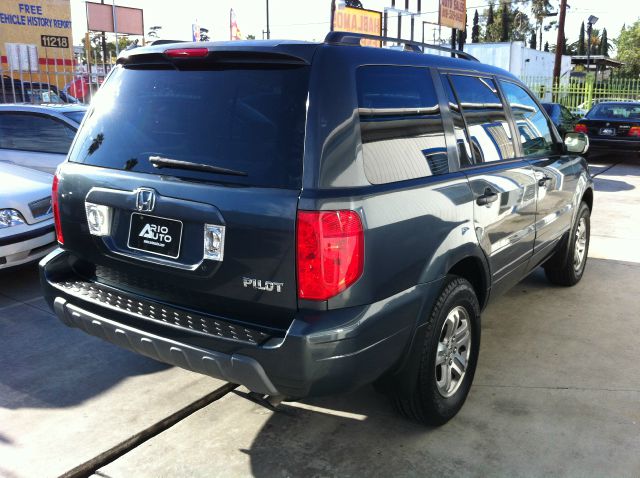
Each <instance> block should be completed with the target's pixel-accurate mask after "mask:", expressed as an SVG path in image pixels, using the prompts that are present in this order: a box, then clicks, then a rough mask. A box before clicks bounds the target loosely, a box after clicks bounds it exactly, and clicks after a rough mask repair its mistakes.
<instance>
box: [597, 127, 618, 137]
mask: <svg viewBox="0 0 640 478" xmlns="http://www.w3.org/2000/svg"><path fill="white" fill-rule="evenodd" d="M615 134H616V129H615V128H600V135H601V136H614V135H615Z"/></svg>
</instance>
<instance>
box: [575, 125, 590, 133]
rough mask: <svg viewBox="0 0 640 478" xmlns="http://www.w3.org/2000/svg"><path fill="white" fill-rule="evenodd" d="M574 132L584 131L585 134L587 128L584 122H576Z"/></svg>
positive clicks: (587, 130)
mask: <svg viewBox="0 0 640 478" xmlns="http://www.w3.org/2000/svg"><path fill="white" fill-rule="evenodd" d="M574 131H575V132H576V133H584V134H587V133H588V132H589V128H587V125H586V124H582V123H578V124H577V125H576V127H575V128H574Z"/></svg>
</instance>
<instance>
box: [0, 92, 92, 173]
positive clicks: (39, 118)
mask: <svg viewBox="0 0 640 478" xmlns="http://www.w3.org/2000/svg"><path fill="white" fill-rule="evenodd" d="M86 110H87V107H86V106H83V105H18V104H7V105H0V161H4V162H10V163H14V164H18V165H20V166H25V167H27V168H32V169H38V170H40V171H44V172H46V173H50V174H53V173H55V171H56V168H57V167H58V165H59V164H60V163H61V162H62V161H64V158H65V157H66V156H67V152H68V151H69V147H70V146H71V141H73V137H74V136H75V134H76V131H77V129H78V126H79V125H80V122H81V121H82V118H83V117H84V114H85V112H86Z"/></svg>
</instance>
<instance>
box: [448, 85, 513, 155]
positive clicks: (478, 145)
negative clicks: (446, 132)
mask: <svg viewBox="0 0 640 478" xmlns="http://www.w3.org/2000/svg"><path fill="white" fill-rule="evenodd" d="M449 78H450V80H451V83H452V85H453V88H454V90H455V93H456V95H457V97H458V99H459V101H460V108H461V109H462V115H463V116H464V119H465V121H466V122H467V128H468V129H469V139H470V140H471V145H472V149H473V152H474V156H475V160H476V163H489V162H492V161H500V160H503V159H512V158H514V157H515V149H514V147H513V138H512V137H511V130H510V129H509V123H508V122H507V114H506V113H505V110H504V106H503V105H502V101H501V100H500V96H499V95H498V90H497V89H496V85H495V83H494V82H493V80H491V79H490V78H478V77H475V76H462V75H451V76H450V77H449Z"/></svg>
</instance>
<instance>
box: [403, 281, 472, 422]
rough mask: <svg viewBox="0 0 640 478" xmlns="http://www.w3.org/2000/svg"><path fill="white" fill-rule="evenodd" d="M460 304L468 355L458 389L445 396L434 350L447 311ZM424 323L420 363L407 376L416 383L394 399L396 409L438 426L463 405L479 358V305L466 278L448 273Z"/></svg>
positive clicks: (411, 417)
mask: <svg viewBox="0 0 640 478" xmlns="http://www.w3.org/2000/svg"><path fill="white" fill-rule="evenodd" d="M459 307H462V308H463V309H464V310H465V311H466V313H467V315H468V317H467V319H468V326H469V327H468V328H469V332H470V337H471V339H470V340H471V342H470V347H469V356H468V358H467V365H466V369H465V373H464V375H463V376H462V379H461V380H459V381H458V382H459V384H458V385H457V389H456V390H455V391H454V393H452V395H451V396H444V395H443V394H442V393H441V391H440V390H439V388H438V383H437V382H438V380H437V374H438V369H437V368H436V362H435V361H436V354H437V351H438V344H439V343H440V341H441V334H443V333H444V332H445V330H444V329H443V326H444V323H445V321H446V320H447V317H448V316H449V315H450V313H453V312H454V311H458V312H461V310H460V309H458V308H459ZM424 327H426V333H425V334H424V340H423V344H422V347H421V350H420V354H418V355H416V357H418V359H419V361H420V363H419V365H418V367H417V373H416V374H415V375H414V376H413V377H410V379H411V380H415V384H414V385H415V386H413V387H410V388H409V389H410V390H411V392H395V394H394V398H395V400H394V401H395V405H396V407H397V409H398V411H400V413H402V414H403V415H404V416H406V417H407V418H409V419H411V420H415V421H418V422H420V423H422V424H425V425H432V426H439V425H443V424H445V423H446V422H448V421H449V420H451V419H452V418H453V417H454V416H455V415H456V414H457V413H458V411H460V409H461V408H462V405H463V404H464V402H465V400H466V398H467V395H468V394H469V389H470V388H471V383H472V382H473V376H474V374H475V371H476V364H477V362H478V352H479V350H480V305H479V304H478V299H477V297H476V294H475V291H474V289H473V287H472V286H471V284H470V283H469V282H468V281H467V280H466V279H463V278H461V277H458V276H448V277H447V279H446V281H445V284H444V286H443V289H442V292H441V293H440V296H439V297H438V300H437V301H436V304H435V306H434V307H433V310H432V311H431V315H430V316H429V320H428V322H427V323H426V324H425V325H424ZM459 330H460V329H459ZM457 350H458V349H457V348H456V351H457ZM460 350H462V349H460ZM449 363H451V362H449ZM439 367H442V366H439Z"/></svg>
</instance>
